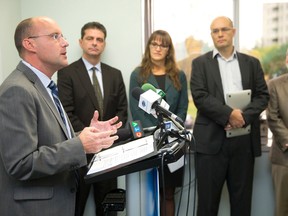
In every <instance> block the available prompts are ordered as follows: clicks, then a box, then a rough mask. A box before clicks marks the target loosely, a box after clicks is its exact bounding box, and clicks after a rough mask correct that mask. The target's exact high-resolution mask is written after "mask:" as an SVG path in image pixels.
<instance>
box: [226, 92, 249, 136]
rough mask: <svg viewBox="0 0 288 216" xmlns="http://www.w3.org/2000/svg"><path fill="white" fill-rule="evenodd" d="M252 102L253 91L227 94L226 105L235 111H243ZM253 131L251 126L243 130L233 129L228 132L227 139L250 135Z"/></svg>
mask: <svg viewBox="0 0 288 216" xmlns="http://www.w3.org/2000/svg"><path fill="white" fill-rule="evenodd" d="M250 102H251V90H250V89H246V90H242V91H237V92H233V93H227V94H226V104H227V105H228V106H230V107H232V108H234V109H241V110H243V109H244V108H245V107H246V106H247V105H248V104H249V103H250ZM250 131H251V125H248V126H246V127H243V128H233V129H231V130H228V131H226V137H228V138H229V137H235V136H241V135H246V134H249V133H250Z"/></svg>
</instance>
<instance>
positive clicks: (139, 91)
mask: <svg viewBox="0 0 288 216" xmlns="http://www.w3.org/2000/svg"><path fill="white" fill-rule="evenodd" d="M143 93H144V91H143V89H141V88H140V87H135V88H134V89H132V92H131V94H132V96H133V97H134V98H135V99H136V100H137V101H139V99H140V95H141V94H143Z"/></svg>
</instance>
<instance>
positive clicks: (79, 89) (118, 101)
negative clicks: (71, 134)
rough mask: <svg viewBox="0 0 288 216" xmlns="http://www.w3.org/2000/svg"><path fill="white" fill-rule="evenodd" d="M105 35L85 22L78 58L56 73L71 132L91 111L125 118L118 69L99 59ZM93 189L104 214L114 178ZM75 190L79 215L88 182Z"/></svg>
mask: <svg viewBox="0 0 288 216" xmlns="http://www.w3.org/2000/svg"><path fill="white" fill-rule="evenodd" d="M106 36H107V31H106V28H105V27H104V26H103V25H102V24H101V23H99V22H89V23H86V24H85V25H84V26H83V27H82V29H81V39H79V44H80V47H81V48H82V50H83V55H82V58H80V59H79V60H77V61H75V62H73V63H72V64H70V65H69V66H68V67H66V68H64V69H62V70H60V71H59V72H58V88H59V97H60V100H61V102H62V103H63V106H64V109H65V110H66V112H67V114H68V116H69V118H70V120H71V123H72V125H73V128H74V130H75V131H81V130H82V129H83V128H84V127H85V126H87V125H89V124H90V119H91V116H92V115H93V113H94V111H95V110H98V111H99V113H100V119H102V120H106V119H109V118H111V117H112V116H115V115H117V116H118V117H119V120H121V121H122V122H123V125H125V123H126V121H127V97H126V89H125V84H124V81H123V77H122V74H121V71H120V70H118V69H116V68H113V67H111V66H109V65H107V64H105V63H103V62H101V54H102V52H103V51H104V49H105V45H106V41H105V40H106ZM87 158H88V161H89V160H91V158H92V157H91V155H87ZM81 172H82V175H83V176H84V175H85V174H86V170H85V169H84V170H83V169H82V170H81ZM93 188H94V199H95V202H96V208H97V209H96V212H97V216H101V215H104V212H103V208H102V206H101V202H102V201H103V198H104V197H105V194H106V193H107V192H109V191H110V190H112V189H115V188H117V179H116V178H114V179H108V180H106V181H105V182H104V181H103V182H97V183H94V184H93ZM79 189H80V190H79V194H78V195H79V197H78V198H79V200H78V207H79V209H78V210H79V215H83V212H84V209H85V204H86V200H87V197H88V195H89V190H90V185H86V184H85V183H84V182H82V184H80V187H79ZM114 213H115V212H114ZM109 215H111V213H109Z"/></svg>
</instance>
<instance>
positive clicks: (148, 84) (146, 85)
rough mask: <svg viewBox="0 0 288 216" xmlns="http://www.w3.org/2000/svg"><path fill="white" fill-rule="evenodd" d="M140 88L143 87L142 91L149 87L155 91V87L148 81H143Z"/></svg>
mask: <svg viewBox="0 0 288 216" xmlns="http://www.w3.org/2000/svg"><path fill="white" fill-rule="evenodd" d="M141 89H143V90H144V91H148V90H149V89H151V90H152V91H154V92H157V90H156V88H155V87H154V86H153V85H151V84H150V83H144V84H143V85H142V86H141Z"/></svg>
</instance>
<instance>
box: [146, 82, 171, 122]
mask: <svg viewBox="0 0 288 216" xmlns="http://www.w3.org/2000/svg"><path fill="white" fill-rule="evenodd" d="M141 89H143V90H144V91H145V92H146V91H148V90H149V89H150V90H152V91H154V92H156V93H157V94H158V95H160V96H161V98H164V97H165V96H166V94H165V92H163V91H162V90H161V89H156V88H155V87H154V86H153V85H152V84H150V83H144V84H143V85H142V86H141ZM160 106H162V107H164V108H165V109H167V110H169V108H170V106H169V104H168V103H167V102H166V101H165V100H164V99H162V100H161V101H160ZM151 114H152V115H153V116H154V117H155V118H157V116H156V113H155V112H152V113H151Z"/></svg>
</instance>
